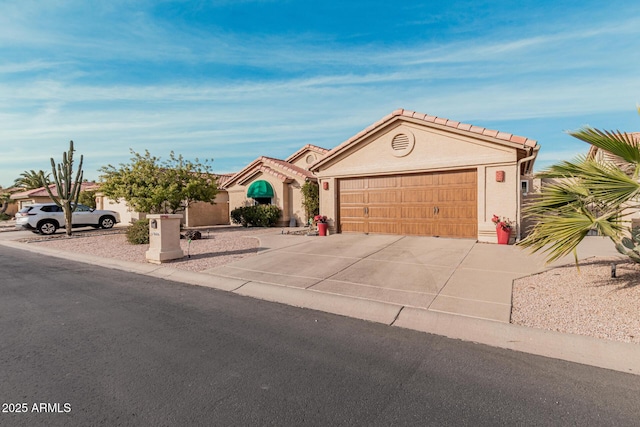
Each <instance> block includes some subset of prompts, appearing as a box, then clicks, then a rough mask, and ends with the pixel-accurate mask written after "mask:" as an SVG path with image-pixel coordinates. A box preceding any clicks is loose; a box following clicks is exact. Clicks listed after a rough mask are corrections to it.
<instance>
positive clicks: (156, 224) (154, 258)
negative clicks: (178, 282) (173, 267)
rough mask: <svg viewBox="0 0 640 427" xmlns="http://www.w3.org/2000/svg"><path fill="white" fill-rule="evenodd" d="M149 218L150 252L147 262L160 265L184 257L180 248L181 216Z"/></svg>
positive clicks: (147, 253) (155, 216)
mask: <svg viewBox="0 0 640 427" xmlns="http://www.w3.org/2000/svg"><path fill="white" fill-rule="evenodd" d="M147 218H149V250H148V251H147V252H146V254H145V256H146V258H147V261H149V262H151V263H153V264H160V263H163V262H167V261H170V260H172V259H178V258H183V257H184V252H182V248H180V219H181V218H182V215H180V214H166V215H147Z"/></svg>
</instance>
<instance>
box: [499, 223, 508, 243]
mask: <svg viewBox="0 0 640 427" xmlns="http://www.w3.org/2000/svg"><path fill="white" fill-rule="evenodd" d="M496 234H497V235H498V244H499V245H508V244H509V237H510V236H511V229H510V228H502V227H501V226H499V225H498V226H497V227H496Z"/></svg>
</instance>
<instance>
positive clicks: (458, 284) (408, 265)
mask: <svg viewBox="0 0 640 427" xmlns="http://www.w3.org/2000/svg"><path fill="white" fill-rule="evenodd" d="M261 240H262V242H261V247H262V248H263V251H262V252H261V253H260V254H259V255H258V256H256V257H251V258H247V259H244V260H241V261H238V262H235V263H233V264H227V265H224V266H221V267H217V268H213V269H210V270H207V271H206V273H208V274H212V275H216V276H222V277H230V278H235V279H241V280H246V281H248V282H260V283H266V284H272V285H277V286H284V287H289V288H300V289H306V290H310V291H315V292H321V293H325V294H334V295H344V296H349V297H356V298H361V299H365V300H370V301H379V302H385V303H393V304H397V305H399V306H405V307H417V308H423V309H428V310H431V311H437V312H443V313H451V314H457V315H464V316H469V317H475V318H481V319H489V320H494V321H499V322H509V318H510V315H511V288H512V283H513V280H514V279H516V278H518V277H522V276H525V275H528V274H532V273H535V272H537V271H540V270H541V268H542V260H541V259H540V258H539V257H532V256H531V255H528V254H527V253H525V252H524V251H522V250H520V249H519V248H515V247H513V246H505V245H491V244H482V243H476V242H475V241H474V240H467V239H444V238H435V237H413V236H411V237H409V236H386V235H363V234H336V235H331V236H328V237H326V238H311V237H305V236H281V235H266V236H261Z"/></svg>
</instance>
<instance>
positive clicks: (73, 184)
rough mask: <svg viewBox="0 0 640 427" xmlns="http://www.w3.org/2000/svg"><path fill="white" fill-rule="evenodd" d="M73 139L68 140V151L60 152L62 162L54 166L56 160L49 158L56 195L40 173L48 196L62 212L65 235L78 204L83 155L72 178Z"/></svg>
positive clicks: (69, 232) (68, 231)
mask: <svg viewBox="0 0 640 427" xmlns="http://www.w3.org/2000/svg"><path fill="white" fill-rule="evenodd" d="M74 151H75V150H74V149H73V141H69V151H67V152H65V153H62V163H58V166H57V168H56V162H55V160H53V157H52V158H51V171H52V172H53V180H54V183H55V185H56V191H57V193H58V194H57V195H54V194H53V192H52V191H51V189H50V188H49V185H48V182H47V179H46V178H45V176H44V174H42V175H41V178H42V185H43V186H44V188H45V189H46V190H47V193H49V197H51V200H53V201H54V203H55V204H56V205H58V206H60V207H61V208H62V211H63V212H64V223H65V230H66V232H67V236H71V234H72V228H73V227H72V216H73V211H75V210H76V205H77V204H78V197H79V196H80V189H81V188H82V176H83V174H84V172H83V171H82V161H83V160H84V159H83V156H82V155H80V164H79V165H78V172H77V173H76V177H75V179H73V152H74Z"/></svg>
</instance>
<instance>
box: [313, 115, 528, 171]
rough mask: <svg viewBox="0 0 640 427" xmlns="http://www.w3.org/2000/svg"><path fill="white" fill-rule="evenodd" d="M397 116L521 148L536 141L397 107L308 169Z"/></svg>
mask: <svg viewBox="0 0 640 427" xmlns="http://www.w3.org/2000/svg"><path fill="white" fill-rule="evenodd" d="M397 117H406V118H410V119H414V120H419V121H423V122H425V123H427V124H429V125H436V127H445V128H451V129H452V130H457V131H462V132H465V133H469V134H473V135H471V136H474V135H477V136H485V137H490V138H493V139H496V140H499V141H504V142H506V143H512V144H517V145H522V148H535V147H537V146H538V145H537V144H538V143H537V141H536V140H534V139H529V138H527V137H524V136H518V135H513V134H511V133H507V132H500V131H497V130H492V129H487V128H483V127H481V126H474V125H471V124H468V123H461V122H457V121H455V120H450V119H447V118H444V117H437V116H430V115H429V114H425V113H418V112H416V111H410V110H404V109H402V108H401V109H398V110H395V111H393V112H392V113H391V114H388V115H386V116H384V117H383V118H382V119H380V120H378V121H377V122H375V123H373V124H371V125H369V126H367V127H366V128H365V129H363V130H361V131H360V132H358V133H357V134H355V135H353V136H352V137H351V138H349V139H347V140H346V141H344V142H343V143H342V144H340V145H338V146H337V147H335V148H333V149H332V150H331V151H330V152H329V153H328V154H327V155H326V156H325V157H324V158H323V159H320V160H318V161H317V162H316V163H315V164H313V165H312V166H311V168H310V169H312V170H313V169H314V168H315V167H316V166H317V165H319V164H321V163H323V161H324V160H327V159H328V158H329V157H332V156H333V155H334V154H335V153H338V152H341V151H342V150H344V149H345V148H346V147H347V146H349V145H351V144H352V143H353V142H355V141H357V140H359V139H360V138H362V137H364V136H365V135H367V134H369V133H370V132H372V131H374V130H376V129H378V128H380V127H381V126H383V125H384V124H386V123H388V122H391V121H392V120H394V119H396V118H397Z"/></svg>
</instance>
